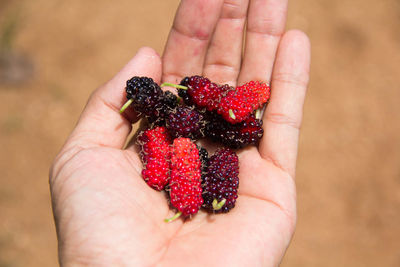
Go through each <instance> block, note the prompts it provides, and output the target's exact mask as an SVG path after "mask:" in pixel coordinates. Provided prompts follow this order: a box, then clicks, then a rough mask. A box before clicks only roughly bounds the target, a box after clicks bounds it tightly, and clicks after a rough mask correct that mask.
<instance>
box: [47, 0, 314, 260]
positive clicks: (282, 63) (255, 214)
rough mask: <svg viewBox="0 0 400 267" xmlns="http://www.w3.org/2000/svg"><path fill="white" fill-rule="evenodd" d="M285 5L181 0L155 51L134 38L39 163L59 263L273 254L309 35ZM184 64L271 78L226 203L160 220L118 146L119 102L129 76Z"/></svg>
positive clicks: (167, 213) (184, 69)
mask: <svg viewBox="0 0 400 267" xmlns="http://www.w3.org/2000/svg"><path fill="white" fill-rule="evenodd" d="M286 12H287V1H285V0H252V1H249V0H231V1H227V0H226V1H225V2H224V1H222V0H218V1H217V0H213V1H204V0H190V1H189V0H183V1H182V2H181V4H180V6H179V9H178V11H177V14H176V18H175V21H174V25H173V27H172V29H171V32H170V35H169V38H168V42H167V44H166V47H165V51H164V55H163V58H162V60H161V59H160V57H159V56H158V55H157V54H156V53H155V52H154V51H153V50H152V49H150V48H142V49H140V50H139V52H138V53H137V55H136V56H135V57H134V58H133V59H132V60H131V61H130V62H129V63H128V64H127V65H126V66H125V67H124V68H123V69H122V70H121V71H120V72H119V73H118V74H117V75H116V76H115V77H114V78H113V79H112V80H111V81H109V82H108V83H106V84H105V85H103V86H101V87H100V88H98V89H97V90H96V91H95V92H94V93H93V95H92V96H91V97H90V99H89V101H88V103H87V105H86V107H85V109H84V111H83V113H82V115H81V117H80V119H79V122H78V124H77V126H76V128H75V129H74V131H73V132H72V134H71V135H70V137H69V138H68V140H67V141H66V143H65V145H64V147H63V148H62V150H61V152H60V153H59V155H58V156H57V157H56V159H55V161H54V164H53V166H52V168H51V171H50V185H51V195H52V201H53V210H54V217H55V220H56V226H57V235H58V241H59V258H60V263H61V264H62V265H64V266H70V265H73V266H79V265H91V266H119V265H123V266H125V265H126V266H152V265H161V266H194V265H196V266H276V265H278V264H279V262H280V261H281V259H282V257H283V255H284V253H285V250H286V248H287V246H288V245H289V242H290V239H291V237H292V234H293V231H294V227H295V224H296V195H295V184H294V176H295V164H296V157H297V144H298V135H299V128H300V124H301V117H302V107H303V102H304V97H305V92H306V87H307V83H308V72H309V61H310V48H309V41H308V38H307V37H306V36H305V35H304V34H303V33H302V32H300V31H288V32H284V29H285V20H286ZM246 14H247V16H246ZM246 19H247V28H245V26H244V25H245V21H246ZM244 32H245V33H244ZM243 34H245V48H244V55H243V57H242V46H243V43H242V40H243ZM193 74H203V75H204V76H207V77H208V78H210V79H211V80H212V81H215V82H217V83H229V84H231V85H236V84H242V83H244V82H246V81H249V80H261V81H265V82H271V86H272V96H271V99H270V103H269V104H268V107H267V109H266V112H265V114H264V117H263V120H264V131H265V134H264V137H263V139H262V140H261V142H260V144H259V146H258V147H249V148H246V149H243V150H241V151H239V152H238V155H239V161H240V185H239V197H238V200H237V205H236V207H235V208H234V209H233V210H231V212H229V213H227V214H218V215H208V214H207V213H204V212H203V211H200V212H199V213H198V214H196V215H195V216H194V217H193V218H192V219H191V220H186V221H183V220H182V219H178V220H176V221H174V222H172V223H165V222H164V221H163V219H165V218H168V217H171V216H173V214H174V212H175V211H174V210H171V209H170V208H169V207H168V205H167V201H166V198H165V196H164V195H163V194H162V193H160V192H157V191H155V190H153V189H151V188H150V187H148V186H147V184H146V183H145V182H144V181H143V179H142V177H141V169H142V164H141V162H140V159H139V156H138V153H137V150H136V149H135V146H134V145H129V146H128V147H127V148H126V149H123V147H124V144H125V142H126V141H127V137H128V134H129V133H130V131H131V129H132V128H131V123H132V122H135V121H136V120H137V117H136V116H135V114H134V113H133V112H132V111H130V113H129V112H127V113H126V114H124V115H120V114H119V112H118V110H119V108H120V107H121V106H122V105H123V102H125V98H124V83H125V81H126V80H128V79H129V78H130V77H132V76H135V75H138V76H149V77H153V79H154V80H155V81H157V82H172V83H177V82H179V81H180V80H181V79H182V77H184V76H188V75H193Z"/></svg>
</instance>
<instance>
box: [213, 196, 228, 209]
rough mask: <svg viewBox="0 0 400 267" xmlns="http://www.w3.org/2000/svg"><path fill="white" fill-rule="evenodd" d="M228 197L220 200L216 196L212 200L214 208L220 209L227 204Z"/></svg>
mask: <svg viewBox="0 0 400 267" xmlns="http://www.w3.org/2000/svg"><path fill="white" fill-rule="evenodd" d="M225 202H226V199H225V198H224V199H222V200H221V201H220V202H218V200H217V199H216V198H214V200H213V202H212V206H213V209H214V210H220V209H222V207H223V206H224V205H225Z"/></svg>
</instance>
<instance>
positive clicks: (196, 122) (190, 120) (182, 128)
mask: <svg viewBox="0 0 400 267" xmlns="http://www.w3.org/2000/svg"><path fill="white" fill-rule="evenodd" d="M165 124H166V127H167V129H168V131H169V132H170V134H171V135H172V136H173V137H175V138H178V137H187V138H190V139H193V140H194V139H197V138H200V137H203V133H204V128H205V121H204V118H203V115H202V114H201V113H200V112H198V111H197V110H195V109H193V108H190V107H185V106H178V107H177V108H175V109H173V110H170V111H169V112H168V114H167V116H166V117H165Z"/></svg>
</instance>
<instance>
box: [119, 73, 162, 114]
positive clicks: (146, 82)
mask: <svg viewBox="0 0 400 267" xmlns="http://www.w3.org/2000/svg"><path fill="white" fill-rule="evenodd" d="M125 90H126V94H127V95H126V97H127V98H128V102H126V103H125V105H124V106H123V107H122V108H121V110H120V113H122V112H124V110H125V109H126V108H127V107H128V106H129V105H130V104H132V106H133V108H134V109H135V111H136V112H139V113H142V114H144V115H146V116H148V117H158V116H159V110H160V109H161V108H162V98H163V95H164V94H163V91H162V90H161V88H160V86H158V85H157V84H156V83H155V82H154V81H153V79H151V78H148V77H137V76H135V77H132V78H131V79H130V80H128V81H127V82H126V88H125Z"/></svg>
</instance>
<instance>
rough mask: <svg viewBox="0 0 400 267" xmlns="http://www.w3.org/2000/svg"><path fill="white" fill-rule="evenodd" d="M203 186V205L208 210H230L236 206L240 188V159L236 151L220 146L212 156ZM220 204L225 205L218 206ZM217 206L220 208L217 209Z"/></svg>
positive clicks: (217, 211)
mask: <svg viewBox="0 0 400 267" xmlns="http://www.w3.org/2000/svg"><path fill="white" fill-rule="evenodd" d="M202 187H203V200H204V204H203V207H204V208H205V209H206V210H207V211H210V212H216V213H219V212H228V211H230V210H231V209H232V208H233V207H234V206H235V203H236V199H237V197H238V195H237V190H238V188H239V160H238V157H237V155H236V153H235V152H233V151H232V150H231V149H229V148H219V149H218V150H217V151H216V152H215V154H214V155H212V156H211V157H210V159H209V164H208V172H207V174H206V175H205V176H204V179H203V185H202ZM223 201H225V203H224V202H223ZM223 203H224V204H223ZM218 204H223V206H222V207H218ZM216 207H217V208H220V209H218V210H215V208H216Z"/></svg>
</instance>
